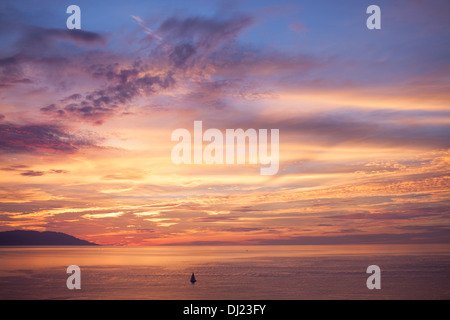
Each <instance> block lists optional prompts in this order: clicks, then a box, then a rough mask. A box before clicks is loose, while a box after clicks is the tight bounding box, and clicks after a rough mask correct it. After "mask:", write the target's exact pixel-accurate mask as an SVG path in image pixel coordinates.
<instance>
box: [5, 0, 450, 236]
mask: <svg viewBox="0 0 450 320" xmlns="http://www.w3.org/2000/svg"><path fill="white" fill-rule="evenodd" d="M71 4H76V5H78V6H79V7H80V8H81V30H68V29H67V28H66V19H67V18H68V17H69V14H67V13H66V9H67V7H68V6H69V5H71ZM371 4H377V5H378V6H380V8H381V12H382V15H381V17H382V20H381V21H382V29H381V30H369V29H368V28H367V27H366V20H367V18H368V17H369V15H368V14H367V13H366V9H367V7H368V6H369V5H371ZM449 14H450V2H449V1H448V0H442V1H440V0H433V1H419V0H417V1H409V0H408V1H406V0H404V1H402V0H398V1H381V0H371V1H361V0H355V1H347V0H345V1H344V0H342V1H324V0H318V1H284V0H282V1H275V0H273V1H272V0H268V1H207V0H203V1H181V0H179V1H136V0H134V1H133V0H130V1H79V0H76V1H72V0H71V1H56V0H55V1H41V2H39V4H37V2H36V1H12V0H11V1H9V0H6V1H2V2H1V3H0V177H1V180H0V181H1V183H0V202H1V204H0V231H7V230H15V229H31V230H39V231H45V230H47V231H58V232H64V233H68V234H70V235H73V236H76V237H78V238H81V239H85V240H88V241H93V242H96V243H98V244H104V245H157V244H341V243H342V244H347V243H348V244H358V243H450V236H449V235H450V230H449V229H450V219H449V217H450V216H449V213H450V201H449V200H450V188H449V187H450V183H449V175H450V171H449V168H450V166H449V165H450V152H449V150H450V149H449V148H450V19H449ZM195 120H201V121H202V122H203V128H204V129H207V128H217V129H219V130H221V131H222V132H225V130H226V129H228V128H232V129H237V128H242V129H244V130H246V129H248V128H255V129H269V130H270V129H279V132H280V136H279V139H280V154H279V157H280V168H279V171H278V173H277V174H276V175H273V176H264V175H260V165H249V164H246V165H206V164H202V165H194V164H192V165H185V164H181V165H176V164H174V163H173V162H172V160H171V150H172V148H173V147H174V146H175V145H176V142H172V141H171V134H172V132H173V131H174V130H176V129H178V128H186V129H188V130H189V131H191V132H193V124H194V121H195Z"/></svg>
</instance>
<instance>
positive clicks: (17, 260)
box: [0, 245, 450, 300]
mask: <svg viewBox="0 0 450 320" xmlns="http://www.w3.org/2000/svg"><path fill="white" fill-rule="evenodd" d="M373 264H375V265H378V266H379V267H380V268H381V290H369V289H367V287H366V280H367V278H368V276H369V275H368V274H366V269H367V267H368V266H369V265H373ZM69 265H77V266H79V267H80V268H81V290H69V289H67V287H66V280H67V277H68V276H69V275H68V274H66V268H67V266H69ZM192 272H195V274H196V277H197V280H198V281H197V283H195V284H194V285H192V284H191V283H190V282H189V279H190V275H191V273H192ZM449 298H450V247H449V246H448V245H447V246H443V245H423V246H418V245H415V246H404V245H385V246H376V245H373V246H342V245H339V246H230V247H224V246H219V247H203V246H196V247H189V246H179V247H51V246H47V247H1V248H0V299H151V300H155V299H157V300H158V299H170V300H178V299H187V300H195V299H217V300H222V299H269V300H281V299H282V300H291V299H449Z"/></svg>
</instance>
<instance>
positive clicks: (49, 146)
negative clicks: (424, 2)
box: [0, 123, 95, 153]
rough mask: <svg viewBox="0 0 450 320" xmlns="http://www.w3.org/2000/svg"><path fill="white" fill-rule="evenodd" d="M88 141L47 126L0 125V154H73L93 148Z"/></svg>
mask: <svg viewBox="0 0 450 320" xmlns="http://www.w3.org/2000/svg"><path fill="white" fill-rule="evenodd" d="M94 145H95V144H94V142H93V141H92V140H90V139H87V138H83V137H77V136H75V135H72V134H69V133H67V132H65V131H64V130H63V129H62V128H60V127H58V126H55V125H48V124H32V125H15V124H10V123H9V124H0V152H6V153H16V152H19V153H20V152H38V153H48V152H50V153H74V152H76V151H78V149H79V148H80V147H84V146H94Z"/></svg>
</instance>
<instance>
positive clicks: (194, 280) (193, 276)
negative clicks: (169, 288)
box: [191, 272, 197, 283]
mask: <svg viewBox="0 0 450 320" xmlns="http://www.w3.org/2000/svg"><path fill="white" fill-rule="evenodd" d="M196 282H197V280H196V279H195V275H194V273H193V272H192V276H191V283H196Z"/></svg>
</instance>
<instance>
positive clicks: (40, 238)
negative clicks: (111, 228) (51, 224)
mask: <svg viewBox="0 0 450 320" xmlns="http://www.w3.org/2000/svg"><path fill="white" fill-rule="evenodd" d="M0 245H1V246H98V244H96V243H92V242H89V241H86V240H81V239H78V238H75V237H73V236H71V235H68V234H66V233H62V232H53V231H43V232H40V231H32V230H13V231H3V232H0Z"/></svg>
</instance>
